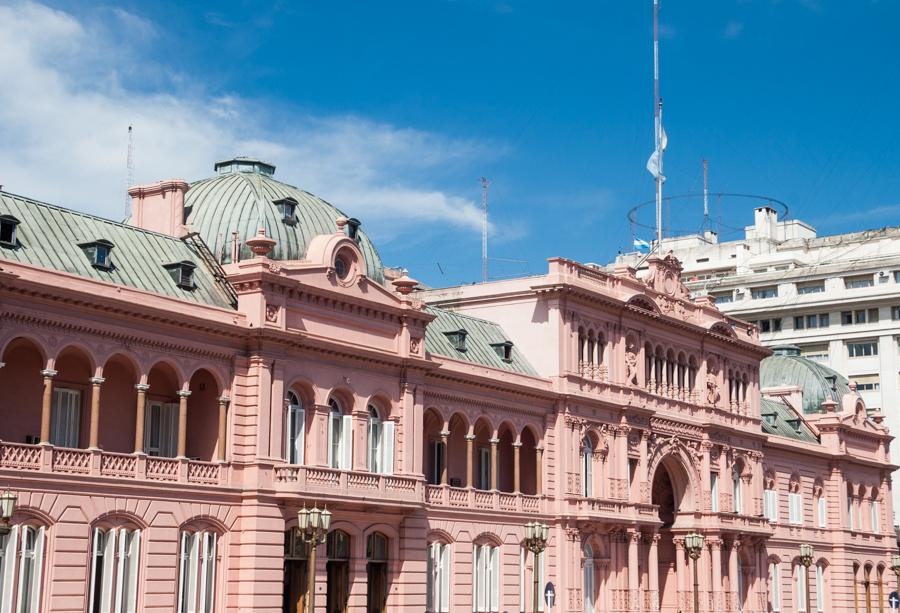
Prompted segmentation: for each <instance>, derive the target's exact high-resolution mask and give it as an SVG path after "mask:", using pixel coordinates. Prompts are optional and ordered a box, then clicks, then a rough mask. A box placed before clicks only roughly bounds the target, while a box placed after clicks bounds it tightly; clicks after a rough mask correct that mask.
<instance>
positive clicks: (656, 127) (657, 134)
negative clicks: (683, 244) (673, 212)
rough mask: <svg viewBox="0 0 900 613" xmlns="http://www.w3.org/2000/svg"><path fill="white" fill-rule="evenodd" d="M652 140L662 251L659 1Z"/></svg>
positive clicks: (655, 23) (656, 5) (655, 22)
mask: <svg viewBox="0 0 900 613" xmlns="http://www.w3.org/2000/svg"><path fill="white" fill-rule="evenodd" d="M653 138H654V142H655V151H656V153H657V156H658V164H659V168H658V170H657V173H656V246H657V249H660V250H661V249H662V184H663V162H662V99H661V98H660V97H659V0H653Z"/></svg>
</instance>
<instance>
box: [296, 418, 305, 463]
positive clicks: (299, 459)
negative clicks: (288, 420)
mask: <svg viewBox="0 0 900 613" xmlns="http://www.w3.org/2000/svg"><path fill="white" fill-rule="evenodd" d="M294 419H295V421H296V423H295V424H294V429H295V430H294V431H295V432H296V436H295V437H294V454H295V456H294V458H295V464H298V465H300V466H303V456H304V455H305V453H306V409H304V408H303V407H300V408H299V409H298V410H297V411H295V413H294Z"/></svg>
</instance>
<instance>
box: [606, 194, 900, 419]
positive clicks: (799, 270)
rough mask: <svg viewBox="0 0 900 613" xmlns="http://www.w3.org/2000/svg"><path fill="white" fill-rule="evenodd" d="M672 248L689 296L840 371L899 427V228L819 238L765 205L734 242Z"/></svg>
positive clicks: (702, 241) (709, 240)
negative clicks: (705, 296) (708, 300)
mask: <svg viewBox="0 0 900 613" xmlns="http://www.w3.org/2000/svg"><path fill="white" fill-rule="evenodd" d="M669 251H672V252H673V253H674V254H675V256H676V257H677V258H678V259H679V260H680V261H681V263H682V265H683V267H684V272H683V279H684V281H685V284H686V285H687V286H688V287H689V288H690V289H691V291H692V292H693V293H694V294H695V295H700V294H709V295H710V296H711V297H712V298H713V299H714V300H715V302H716V306H718V307H719V308H720V309H721V310H722V311H723V312H724V313H727V314H729V315H731V316H734V317H738V318H740V319H744V320H747V321H749V322H751V323H754V324H756V325H757V326H758V327H759V330H760V338H761V340H762V342H763V344H765V345H769V346H777V345H787V344H789V345H796V346H797V347H799V348H800V353H801V355H803V356H804V357H807V358H809V359H812V360H815V361H817V362H821V363H822V364H824V365H827V366H829V367H831V368H833V369H834V370H837V371H838V372H840V373H842V374H844V375H846V376H847V377H848V378H849V379H850V381H851V382H852V383H855V384H856V389H857V391H858V392H859V393H860V395H861V396H862V397H863V399H864V400H865V403H866V406H867V407H868V409H869V410H870V411H876V410H883V411H884V413H885V416H884V417H885V424H886V425H887V426H888V427H889V428H890V429H891V431H893V432H897V431H898V429H900V411H897V410H896V408H895V407H897V405H898V401H900V385H898V384H900V228H881V229H877V230H866V231H863V232H851V233H847V234H836V235H831V236H817V234H816V230H815V228H813V227H812V226H811V225H809V224H808V223H805V222H803V221H800V220H796V219H787V220H783V219H779V218H778V214H777V213H776V211H775V210H774V209H773V208H770V207H768V206H764V207H760V208H757V209H755V211H754V223H753V225H751V226H747V227H746V228H745V229H744V238H742V239H740V240H734V241H727V242H719V240H718V237H717V235H716V233H714V232H706V233H704V235H702V236H701V235H698V234H695V235H690V236H681V237H674V238H667V239H664V240H663V248H662V252H663V253H667V252H669ZM640 258H641V254H638V253H630V254H625V255H623V256H620V257H619V258H618V263H627V264H631V265H634V264H636V263H637V262H639V260H640ZM639 274H640V273H639Z"/></svg>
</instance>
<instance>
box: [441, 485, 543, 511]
mask: <svg viewBox="0 0 900 613" xmlns="http://www.w3.org/2000/svg"><path fill="white" fill-rule="evenodd" d="M425 503H426V504H429V505H432V506H436V507H452V508H460V509H480V510H485V511H504V512H511V513H531V514H534V513H543V512H544V498H543V497H541V496H533V495H530V494H513V493H510V492H498V491H496V490H478V489H474V488H465V487H452V486H449V485H427V486H425Z"/></svg>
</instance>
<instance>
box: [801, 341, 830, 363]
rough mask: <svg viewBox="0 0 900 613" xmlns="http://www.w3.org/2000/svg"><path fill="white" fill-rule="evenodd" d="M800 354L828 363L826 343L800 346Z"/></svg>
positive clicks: (809, 358)
mask: <svg viewBox="0 0 900 613" xmlns="http://www.w3.org/2000/svg"><path fill="white" fill-rule="evenodd" d="M800 355H801V356H803V357H804V358H806V359H808V360H814V361H816V362H821V363H824V364H827V363H828V345H806V346H804V347H801V348H800Z"/></svg>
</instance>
